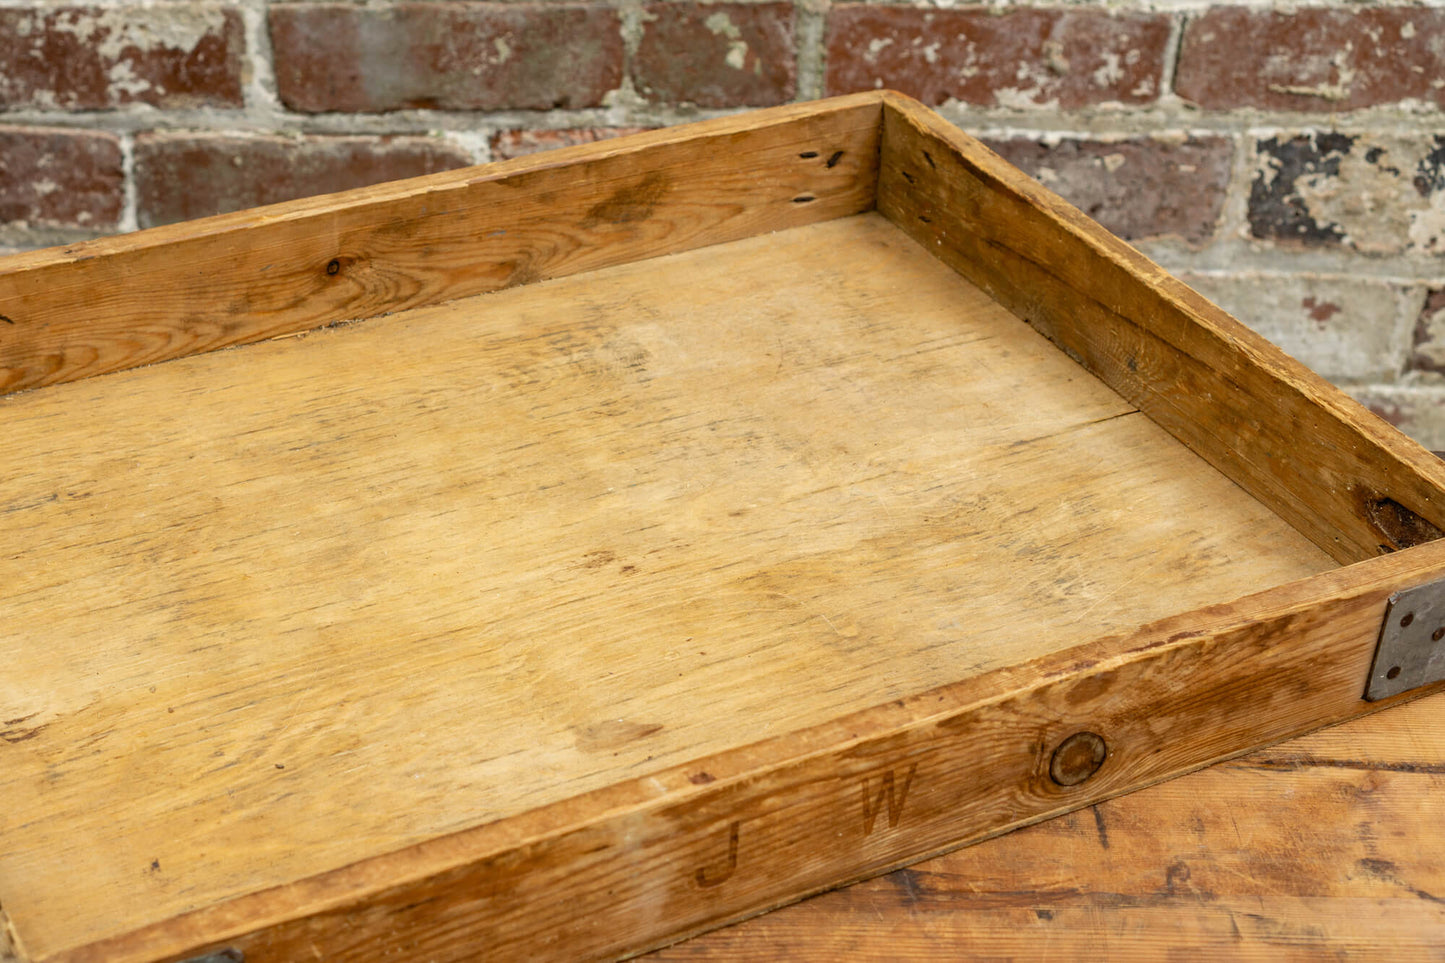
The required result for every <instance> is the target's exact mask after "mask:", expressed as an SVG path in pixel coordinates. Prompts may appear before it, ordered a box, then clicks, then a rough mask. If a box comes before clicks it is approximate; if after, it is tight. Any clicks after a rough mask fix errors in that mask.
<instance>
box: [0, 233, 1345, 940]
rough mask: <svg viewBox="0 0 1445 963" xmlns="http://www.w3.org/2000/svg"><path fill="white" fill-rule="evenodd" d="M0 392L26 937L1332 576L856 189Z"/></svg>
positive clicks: (130, 918) (12, 763) (11, 883)
mask: <svg viewBox="0 0 1445 963" xmlns="http://www.w3.org/2000/svg"><path fill="white" fill-rule="evenodd" d="M739 277H747V278H749V279H750V281H751V283H750V285H748V286H746V287H744V288H743V289H741V290H740V289H739V286H738V285H737V283H736V281H737V278H739ZM382 371H384V372H386V376H385V377H384V378H378V377H375V373H376V372H382ZM1001 399H1013V400H1010V401H1007V402H1005V403H1001ZM1016 399H1026V403H1019V402H1018V401H1017V400H1016ZM158 413H163V415H158ZM0 420H3V423H4V425H5V431H6V437H7V439H8V440H9V441H10V443H11V444H13V445H15V446H16V447H17V449H18V450H23V451H25V452H27V458H26V461H25V462H24V464H23V465H21V466H17V469H16V470H15V471H14V472H13V473H11V474H10V475H9V476H8V477H7V478H5V479H3V480H0V519H3V522H0V524H3V526H4V531H5V533H6V541H7V544H9V545H12V546H15V549H14V550H13V551H12V552H11V553H10V554H8V555H7V556H6V557H5V558H3V559H0V583H3V584H5V585H6V586H7V596H6V599H5V603H4V615H5V620H6V623H7V624H8V625H10V626H11V627H12V628H11V630H10V631H9V632H8V633H7V634H6V636H5V637H4V640H3V643H0V644H3V650H0V651H3V656H4V658H5V660H6V664H7V666H8V672H7V674H6V679H5V680H4V681H0V702H3V709H4V711H3V713H0V718H3V719H7V720H13V722H11V723H9V724H8V727H7V729H6V730H5V732H4V733H0V736H3V738H4V739H5V744H4V745H3V746H0V751H3V752H4V759H5V765H4V766H3V767H0V799H3V800H4V803H5V805H4V809H3V811H0V836H3V838H4V839H5V841H6V845H5V851H4V854H3V856H0V900H3V902H4V905H5V906H6V907H7V909H9V910H10V911H11V912H12V913H13V915H14V918H15V920H16V923H17V926H18V928H19V931H20V934H21V936H22V938H23V940H24V942H25V945H26V946H27V947H30V948H31V949H32V951H33V952H34V953H35V954H36V956H37V958H41V959H45V958H51V957H55V958H64V957H65V955H66V954H67V953H68V952H70V951H72V950H73V951H76V952H80V951H79V950H78V948H79V947H81V946H83V945H85V944H87V943H91V942H95V941H104V940H106V939H110V938H115V937H117V936H119V935H120V934H122V933H124V932H125V931H126V930H127V929H130V928H134V927H136V926H138V925H143V924H147V923H156V922H160V921H163V920H165V919H166V918H168V917H171V916H174V915H175V914H179V913H184V912H187V911H190V910H195V909H198V908H201V907H205V906H207V905H210V904H214V903H216V902H218V901H222V900H226V899H229V898H232V897H236V896H240V895H242V894H245V893H248V892H253V891H256V890H262V889H265V888H267V887H276V886H283V885H284V884H286V883H288V882H289V881H292V880H296V879H303V878H306V877H310V876H315V875H318V874H321V873H324V872H326V871H329V870H333V869H336V868H338V867H342V866H345V865H347V864H350V863H355V862H357V861H361V860H367V859H369V858H372V857H376V856H378V855H380V854H383V853H386V852H389V851H392V850H397V849H402V848H403V847H406V846H408V845H409V844H413V843H418V842H421V841H424V840H427V839H430V838H431V837H434V836H437V835H438V834H443V833H447V832H451V831H456V830H460V829H464V828H466V827H468V826H473V825H478V824H482V823H487V822H491V821H495V820H501V821H502V822H501V823H499V824H498V825H500V826H503V827H505V826H506V825H508V823H507V820H508V819H509V818H511V817H516V816H517V815H518V814H519V813H523V812H524V811H526V810H529V809H533V808H535V807H541V806H547V805H562V806H564V807H565V802H564V801H565V800H567V799H568V798H570V797H577V796H580V795H581V794H584V793H587V792H589V791H591V790H598V789H601V788H602V787H605V786H608V785H609V784H612V783H615V782H618V781H619V780H625V779H630V778H635V777H638V776H641V775H644V774H646V773H648V772H652V771H661V770H663V769H665V768H667V767H669V766H676V765H681V764H683V763H686V762H687V761H688V760H692V759H697V758H702V757H706V756H710V755H714V754H716V753H719V752H722V751H724V750H727V749H730V748H732V747H737V746H743V745H746V744H748V743H753V742H757V741H759V740H764V739H767V738H769V737H773V736H780V735H783V734H786V733H790V732H793V731H795V730H798V729H802V728H805V727H809V726H815V725H819V724H823V723H826V722H828V721H830V720H833V719H836V718H838V717H840V716H845V715H847V714H848V713H850V712H852V711H854V710H856V709H857V708H859V707H860V706H867V705H871V704H877V703H881V702H885V701H887V700H893V699H899V698H904V697H908V696H915V695H916V694H917V693H920V692H923V691H926V690H930V689H933V688H935V687H937V686H940V685H943V684H945V683H949V682H953V681H955V680H957V679H960V678H967V677H969V676H971V675H977V674H979V673H983V672H986V671H988V670H991V669H996V668H1001V667H1006V666H1010V665H1014V664H1018V663H1023V662H1026V661H1027V660H1030V659H1034V658H1038V657H1041V656H1043V655H1046V654H1048V653H1051V652H1057V651H1059V650H1062V649H1066V648H1068V647H1069V646H1071V645H1076V644H1078V643H1081V642H1085V641H1088V640H1090V639H1092V638H1094V637H1095V636H1097V635H1098V634H1100V633H1105V632H1128V631H1130V630H1132V629H1134V628H1135V627H1137V626H1138V625H1140V624H1143V623H1145V622H1147V621H1149V620H1151V619H1157V618H1160V617H1163V616H1166V615H1169V614H1172V613H1174V612H1176V611H1178V610H1180V609H1186V608H1191V607H1194V606H1199V605H1205V604H1208V603H1211V602H1214V601H1217V600H1219V599H1228V598H1232V597H1236V596H1239V595H1242V594H1244V593H1247V592H1249V591H1251V590H1254V589H1256V588H1258V587H1260V586H1262V585H1269V584H1278V583H1284V582H1288V581H1291V580H1293V579H1297V578H1301V577H1304V576H1308V575H1311V574H1313V573H1316V572H1320V571H1323V570H1327V569H1330V568H1332V563H1331V562H1330V560H1329V559H1328V558H1327V557H1326V556H1324V555H1323V554H1322V553H1320V552H1318V550H1316V549H1315V548H1314V547H1313V546H1311V545H1309V543H1308V542H1306V541H1305V540H1304V539H1302V538H1301V537H1300V536H1298V535H1297V534H1296V533H1294V532H1292V531H1291V530H1290V529H1289V528H1288V527H1287V526H1286V525H1284V524H1283V523H1282V522H1281V521H1279V519H1277V518H1275V517H1274V516H1273V515H1271V514H1270V513H1269V512H1268V511H1266V510H1265V509H1263V508H1262V507H1261V506H1260V505H1259V504H1258V503H1256V502H1254V501H1253V500H1252V499H1250V498H1249V497H1248V496H1247V495H1245V494H1244V493H1243V492H1242V491H1240V490H1239V489H1238V488H1237V487H1236V486H1234V485H1232V484H1231V483H1229V482H1228V481H1227V480H1226V479H1224V478H1223V477H1221V476H1219V475H1218V474H1217V473H1216V472H1215V471H1213V470H1212V469H1210V468H1209V467H1208V466H1206V465H1204V464H1203V463H1202V462H1201V461H1199V459H1197V458H1196V457H1195V456H1193V455H1192V454H1190V453H1189V452H1188V451H1187V450H1186V449H1184V448H1183V447H1182V446H1181V445H1179V444H1178V443H1177V442H1175V441H1173V440H1172V439H1171V438H1169V437H1168V436H1167V435H1166V434H1164V433H1163V432H1162V431H1160V430H1159V429H1158V428H1157V427H1155V426H1154V425H1152V424H1151V423H1150V422H1148V421H1147V420H1146V419H1144V418H1143V417H1142V416H1140V415H1139V414H1137V413H1136V412H1133V410H1132V409H1131V408H1130V407H1129V406H1128V405H1127V404H1125V403H1123V402H1122V401H1121V400H1120V399H1119V398H1118V397H1117V396H1116V395H1114V394H1113V393H1112V392H1110V391H1108V390H1107V389H1105V388H1104V387H1103V386H1102V385H1100V384H1099V383H1098V382H1096V381H1095V380H1094V379H1093V378H1091V377H1090V376H1088V375H1087V374H1085V373H1083V372H1082V371H1080V370H1079V369H1078V368H1077V367H1076V366H1075V365H1073V364H1072V363H1071V362H1069V361H1068V359H1066V358H1064V357H1063V356H1062V355H1061V354H1059V353H1058V352H1057V351H1055V350H1054V349H1053V348H1052V347H1051V346H1049V345H1048V344H1047V343H1046V342H1045V341H1044V340H1043V339H1042V338H1040V337H1039V336H1038V335H1037V334H1036V333H1035V332H1033V331H1032V330H1030V329H1029V328H1028V327H1027V326H1025V325H1022V324H1020V323H1019V322H1018V321H1017V319H1015V318H1013V317H1012V316H1010V315H1008V314H1007V313H1006V312H1003V311H1002V310H1000V309H999V308H998V307H997V306H996V305H994V304H993V303H992V302H990V301H989V300H988V299H986V298H984V297H983V296H981V295H980V294H979V292H978V291H977V289H975V288H973V287H972V286H971V285H970V284H968V283H967V282H966V281H964V280H963V279H961V278H960V277H958V276H957V275H956V274H955V273H954V272H952V271H951V270H950V269H949V268H947V267H946V266H945V265H943V264H941V263H939V262H938V261H936V260H934V259H933V258H931V257H929V256H928V255H927V254H926V253H925V252H923V251H921V250H919V249H918V247H917V246H916V245H915V244H914V243H913V242H912V241H910V240H908V239H907V238H906V237H904V236H903V235H902V234H901V233H900V232H899V231H898V230H897V229H896V228H894V227H893V226H892V225H890V224H889V223H887V222H886V221H885V220H883V219H882V218H881V217H878V216H877V215H867V216H863V217H859V218H851V219H845V220H840V221H834V222H830V223H826V224H818V225H813V226H811V227H807V228H801V229H797V230H794V231H790V232H783V233H779V234H774V235H769V236H764V237H759V238H754V239H751V240H748V241H743V242H737V243H735V244H732V245H727V246H719V247H714V248H711V249H709V250H707V251H705V252H695V253H691V254H684V255H678V256H674V257H671V258H668V259H662V260H657V261H652V262H648V263H646V264H637V265H629V266H625V267H619V268H613V269H609V270H606V271H598V272H593V273H591V274H589V275H588V276H586V277H579V278H575V279H568V280H561V281H556V282H551V283H546V284H539V285H535V286H530V287H527V288H518V289H515V290H512V291H507V292H500V293H497V294H494V295H488V296H483V297H479V298H475V299H472V300H469V301H460V302H454V303H452V304H449V305H446V306H439V307H433V308H425V309H415V310H413V311H411V312H407V313H404V314H398V315H396V316H393V317H391V318H388V319H384V320H379V321H376V322H374V323H368V324H362V325H356V326H351V327H346V328H339V329H333V330H330V331H327V332H320V333H314V334H311V335H308V336H306V337H304V338H291V339H285V340H282V341H277V342H272V343H268V344H264V345H256V346H252V347H250V348H247V349H246V350H245V351H242V352H230V353H226V354H223V355H222V354H212V355H207V356H204V357H196V358H190V359H185V360H182V361H178V362H175V363H173V364H168V365H161V366H155V367H152V368H148V369H145V370H142V371H133V372H127V373H124V374H120V375H115V376H111V377H107V378H102V379H92V380H89V381H85V382H81V383H76V384H72V385H66V386H60V387H56V388H52V389H47V390H46V391H43V392H32V393H27V394H23V395H16V396H12V397H10V398H9V399H6V400H5V401H0ZM719 720H726V722H725V724H720V722H719ZM1003 744H1004V743H1001V745H1003ZM1006 744H1008V745H1012V743H1006ZM1025 761H1026V760H1025ZM694 775H696V773H694ZM855 791H856V790H855ZM919 791H920V792H922V790H919ZM96 799H106V800H108V805H107V806H106V807H105V808H103V809H98V808H96V807H95V805H94V800H96ZM579 805H580V804H579ZM118 813H123V814H124V818H123V819H120V820H118V818H117V814H118ZM688 818H689V819H691V817H688ZM614 829H615V827H610V828H608V829H606V830H604V831H602V832H603V834H604V837H605V836H606V835H607V834H609V833H611V832H612V831H613V830H614ZM504 831H505V830H504ZM712 834H713V831H712V830H711V829H709V830H707V831H706V833H705V834H704V835H703V836H702V837H700V838H697V839H695V840H692V841H687V840H683V841H681V842H680V843H679V846H681V847H682V849H681V851H680V855H676V856H674V857H673V858H679V859H683V860H696V861H698V865H701V864H702V863H706V862H707V861H709V860H712V859H713V858H714V857H713V856H712V855H710V854H709V855H703V854H701V853H700V852H699V851H698V850H699V848H702V847H711V846H712V845H713V841H712V839H711V836H712ZM726 839H727V837H726V834H725V835H724V856H725V857H726V856H727V849H726ZM747 845H748V846H749V847H753V846H755V845H756V842H755V841H754V838H753V837H752V836H751V835H750V836H749V837H748V840H747ZM929 845H933V843H929ZM547 852H551V851H550V850H547ZM749 852H752V850H751V849H749ZM499 858H503V859H504V860H517V859H523V860H525V859H526V858H528V857H526V856H525V854H524V853H521V852H509V853H507V854H505V855H504V856H501V857H499ZM549 858H555V854H553V856H550V857H549ZM749 858H752V857H751V856H749ZM585 863H586V860H584V864H585ZM57 866H64V867H65V871H64V872H63V873H57V871H56V868H57ZM696 869H697V865H694V866H692V868H691V869H689V874H690V875H689V878H691V874H692V873H693V871H694V870H696ZM577 871H578V872H579V873H581V874H582V875H583V876H584V877H585V873H586V869H585V865H584V866H583V867H582V868H580V869H578V870H577ZM614 871H615V870H613V869H611V868H609V869H607V872H609V873H610V872H614ZM569 872H570V870H569ZM780 872H781V870H780ZM708 878H709V879H711V878H712V877H711V876H709V877H708ZM780 878H781V877H780ZM488 885H493V886H494V885H496V883H495V882H494V883H492V884H488ZM509 885H510V884H509ZM566 888H567V889H571V888H572V887H571V886H570V885H569V886H568V887H566ZM442 932H446V930H445V929H443V931H442ZM651 932H652V931H651V930H649V929H648V928H647V927H643V928H642V929H640V930H637V934H638V936H637V937H636V938H637V939H646V938H656V937H655V936H653V937H647V936H644V935H643V934H647V933H651ZM607 945H608V946H610V947H612V948H613V949H620V948H622V947H623V944H616V945H614V944H607ZM516 947H517V951H518V952H531V950H533V949H536V946H535V945H534V944H531V943H528V942H527V941H526V940H522V941H519V942H517V943H516ZM455 949H456V947H453V950H455ZM257 952H260V951H257ZM333 952H335V953H338V954H341V955H344V951H343V950H342V949H336V950H333ZM109 953H110V950H107V951H106V953H105V954H102V955H109ZM248 959H252V956H251V951H249V950H248Z"/></svg>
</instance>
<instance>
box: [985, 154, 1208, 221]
mask: <svg viewBox="0 0 1445 963" xmlns="http://www.w3.org/2000/svg"><path fill="white" fill-rule="evenodd" d="M988 145H989V146H990V147H992V148H993V149H994V150H995V151H997V152H998V153H999V154H1001V155H1003V157H1004V158H1005V159H1007V160H1008V161H1009V162H1011V163H1013V164H1015V165H1016V166H1018V167H1020V168H1022V169H1023V170H1024V171H1026V172H1028V173H1029V174H1031V175H1033V176H1034V177H1036V178H1038V179H1039V180H1040V181H1041V182H1042V183H1044V184H1045V185H1047V186H1048V187H1049V188H1050V189H1052V190H1054V191H1056V192H1058V193H1059V194H1060V195H1061V196H1063V197H1064V198H1065V199H1066V200H1068V201H1070V202H1071V203H1072V204H1074V205H1075V206H1077V207H1078V208H1080V209H1081V210H1083V211H1084V213H1085V214H1088V215H1089V216H1090V217H1092V218H1094V219H1095V220H1097V221H1098V222H1099V223H1101V224H1103V225H1104V226H1105V227H1107V228H1108V229H1109V230H1110V231H1113V232H1114V233H1115V234H1118V235H1119V236H1121V237H1125V238H1128V239H1130V240H1134V239H1140V238H1153V237H1166V236H1173V237H1179V238H1183V239H1184V240H1185V241H1188V242H1189V243H1191V244H1202V243H1203V242H1205V241H1207V240H1209V239H1210V238H1211V237H1213V236H1214V231H1215V227H1216V226H1217V225H1218V223H1219V215H1220V212H1221V211H1222V210H1223V208H1224V199H1225V196H1226V194H1227V192H1228V189H1229V166H1230V160H1231V158H1232V157H1233V155H1234V149H1233V146H1232V144H1231V143H1230V141H1229V140H1228V138H1224V137H1190V138H1187V139H1185V138H1173V139H1165V138H1151V137H1138V138H1131V139H1129V140H1121V141H1108V142H1105V141H1092V140H1075V139H1072V138H1066V139H1064V140H1060V141H1058V142H1057V143H1049V142H1044V141H1039V140H1034V139H1032V138H1025V137H1017V138H1011V139H1009V140H990V141H988Z"/></svg>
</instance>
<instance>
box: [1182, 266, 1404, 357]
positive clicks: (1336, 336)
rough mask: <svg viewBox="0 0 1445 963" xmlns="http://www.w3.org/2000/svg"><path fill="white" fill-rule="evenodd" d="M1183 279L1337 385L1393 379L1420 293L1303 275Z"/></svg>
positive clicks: (1190, 275)
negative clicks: (1339, 382)
mask: <svg viewBox="0 0 1445 963" xmlns="http://www.w3.org/2000/svg"><path fill="white" fill-rule="evenodd" d="M1179 277H1180V279H1181V280H1183V281H1184V282H1185V283H1186V284H1188V285H1190V286H1191V287H1193V288H1195V289H1196V290H1198V291H1199V292H1200V293H1201V294H1203V295H1204V296H1205V297H1207V298H1209V299H1211V300H1213V301H1215V302H1216V303H1217V304H1219V306H1220V307H1222V308H1224V309H1225V310H1226V311H1228V312H1230V313H1231V314H1233V315H1234V316H1235V317H1237V318H1239V319H1240V320H1241V321H1243V322H1244V323H1245V324H1247V325H1249V326H1250V327H1251V328H1253V329H1254V330H1256V331H1258V332H1259V333H1260V334H1262V335H1264V336H1265V337H1266V338H1268V339H1269V340H1271V341H1273V342H1274V343H1275V344H1277V345H1279V346H1280V347H1281V348H1283V349H1284V350H1285V351H1286V352H1288V353H1289V354H1291V355H1293V356H1294V357H1295V358H1298V359H1299V360H1300V361H1302V362H1303V363H1304V364H1305V365H1307V366H1309V367H1310V368H1312V369H1314V370H1315V371H1317V372H1319V373H1320V374H1322V375H1324V376H1325V377H1326V378H1329V379H1331V380H1334V381H1354V382H1360V381H1378V380H1388V379H1393V378H1394V377H1395V376H1396V375H1397V374H1398V373H1399V371H1400V368H1401V365H1402V363H1403V360H1404V357H1405V353H1406V351H1407V348H1408V342H1409V328H1410V322H1411V317H1410V315H1411V314H1412V313H1413V312H1412V309H1413V308H1414V307H1416V306H1417V305H1418V295H1414V298H1415V299H1414V300H1412V294H1411V292H1410V291H1409V290H1408V289H1405V288H1402V287H1400V286H1398V285H1394V284H1390V283H1388V282H1384V281H1373V280H1363V279H1362V280H1356V279H1353V278H1340V277H1323V278H1321V277H1315V276H1312V275H1307V274H1301V275H1294V274H1253V273H1247V274H1233V275H1224V276H1221V275H1204V274H1194V273H1191V272H1181V273H1180V275H1179Z"/></svg>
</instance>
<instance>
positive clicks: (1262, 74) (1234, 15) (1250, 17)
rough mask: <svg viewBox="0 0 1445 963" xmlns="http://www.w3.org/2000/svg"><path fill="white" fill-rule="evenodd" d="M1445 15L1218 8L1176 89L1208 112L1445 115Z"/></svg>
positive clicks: (1188, 44) (1198, 33)
mask: <svg viewBox="0 0 1445 963" xmlns="http://www.w3.org/2000/svg"><path fill="white" fill-rule="evenodd" d="M1442 35H1445V10H1440V9H1438V8H1436V9H1429V8H1421V7H1417V6H1391V7H1382V6H1375V7H1362V8H1360V9H1346V8H1340V7H1301V8H1300V9H1297V10H1293V11H1280V10H1269V9H1258V8H1253V7H1215V8H1212V9H1210V10H1208V11H1206V12H1205V13H1204V14H1203V15H1201V16H1199V17H1197V18H1195V19H1194V20H1192V21H1191V22H1190V23H1189V25H1188V27H1187V28H1186V30H1185V33H1184V43H1183V46H1182V48H1181V50H1180V54H1179V68H1178V70H1177V72H1176V74H1175V81H1174V87H1175V90H1176V91H1177V92H1178V94H1179V96H1181V97H1183V98H1184V99H1186V100H1189V101H1192V102H1193V103H1196V104H1198V105H1199V106H1201V107H1207V108H1210V109H1212V110H1229V109H1232V108H1237V107H1261V108H1266V109H1271V110H1355V109H1357V108H1360V107H1371V106H1374V105H1377V104H1392V103H1397V102H1399V101H1402V100H1412V99H1413V100H1422V101H1426V102H1429V103H1433V104H1436V105H1445V44H1442V43H1441V37H1442Z"/></svg>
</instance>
